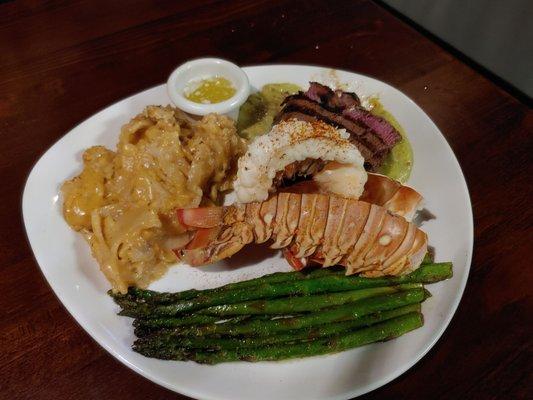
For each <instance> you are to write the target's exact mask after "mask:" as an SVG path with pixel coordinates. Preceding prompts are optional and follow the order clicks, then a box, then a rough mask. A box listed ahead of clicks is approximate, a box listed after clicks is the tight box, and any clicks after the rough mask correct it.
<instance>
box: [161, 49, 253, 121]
mask: <svg viewBox="0 0 533 400" xmlns="http://www.w3.org/2000/svg"><path fill="white" fill-rule="evenodd" d="M214 76H220V77H224V78H226V79H228V80H229V81H230V82H231V83H232V84H233V86H234V87H235V94H234V95H233V96H232V97H231V98H229V99H228V100H224V101H221V102H220V103H213V104H202V103H195V102H194V101H191V100H189V99H187V98H186V97H185V96H184V90H185V88H186V87H187V85H188V84H189V83H190V82H191V81H196V80H201V79H206V78H212V77H214ZM167 91H168V95H169V96H170V98H171V100H172V102H173V103H174V105H175V106H176V107H178V108H180V109H181V110H183V111H185V112H188V113H190V114H194V115H206V114H209V113H218V114H227V113H230V112H232V111H235V110H236V109H237V108H238V107H240V106H241V105H242V103H244V102H245V101H246V99H247V98H248V95H249V94H250V82H249V81H248V76H247V75H246V73H245V72H244V71H243V70H242V69H241V68H240V67H238V66H237V65H235V64H233V63H231V62H229V61H226V60H222V59H220V58H199V59H197V60H192V61H188V62H186V63H185V64H182V65H180V66H179V67H178V68H176V69H175V70H174V72H172V74H170V76H169V78H168V81H167Z"/></svg>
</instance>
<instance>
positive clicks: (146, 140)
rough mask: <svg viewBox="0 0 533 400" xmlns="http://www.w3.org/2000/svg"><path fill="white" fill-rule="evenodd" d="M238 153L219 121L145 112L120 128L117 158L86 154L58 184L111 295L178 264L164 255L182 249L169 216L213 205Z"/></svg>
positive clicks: (227, 124) (97, 150)
mask: <svg viewBox="0 0 533 400" xmlns="http://www.w3.org/2000/svg"><path fill="white" fill-rule="evenodd" d="M245 149H246V145H245V142H244V141H243V139H241V138H239V136H238V135H237V133H236V129H235V124H234V122H233V121H232V120H231V119H229V118H227V117H225V116H221V115H216V114H211V115H207V116H205V117H203V118H202V119H201V120H198V121H196V120H193V119H191V118H190V117H188V116H187V115H186V114H184V113H183V112H181V111H180V110H178V109H175V108H171V107H158V106H149V107H147V108H146V109H145V110H144V111H143V112H142V113H141V114H139V115H138V116H136V117H135V118H133V120H131V121H130V122H129V123H128V124H126V125H125V126H124V127H123V128H122V132H121V135H120V140H119V143H118V145H117V150H116V151H111V150H108V149H106V148H105V147H102V146H95V147H91V148H90V149H88V150H86V151H85V153H84V154H83V163H84V168H83V171H82V172H81V174H80V175H78V176H76V177H75V178H73V179H71V180H69V181H66V182H65V183H64V184H63V187H62V193H63V215H64V217H65V220H66V221H67V223H68V224H69V225H70V226H71V227H72V228H73V229H75V230H77V231H80V232H81V233H82V234H83V235H84V237H85V238H86V240H87V241H88V242H89V244H90V246H91V249H92V253H93V255H94V257H95V258H96V259H97V261H98V263H99V264H100V268H101V270H102V272H103V273H104V274H105V276H106V278H107V279H108V280H109V282H110V283H111V284H112V286H113V289H114V290H117V291H120V292H123V293H124V292H126V291H127V288H128V286H130V285H135V286H139V287H146V286H147V285H148V284H149V283H150V282H151V281H153V280H154V279H157V278H159V277H160V276H161V275H162V274H164V273H165V272H166V270H167V268H168V266H169V264H171V263H173V262H175V261H176V260H177V259H176V256H175V255H174V253H173V252H172V251H171V249H172V248H175V247H178V246H179V245H180V244H183V243H184V242H186V241H188V236H187V233H185V232H183V230H182V229H181V228H180V226H179V224H177V223H176V222H175V218H172V213H173V210H174V209H175V208H183V207H197V206H199V205H207V204H213V203H215V204H216V203H218V201H219V197H220V193H221V192H223V191H226V190H229V189H231V186H232V181H233V177H234V174H235V169H236V164H237V159H238V157H239V156H241V155H242V154H243V153H244V152H245Z"/></svg>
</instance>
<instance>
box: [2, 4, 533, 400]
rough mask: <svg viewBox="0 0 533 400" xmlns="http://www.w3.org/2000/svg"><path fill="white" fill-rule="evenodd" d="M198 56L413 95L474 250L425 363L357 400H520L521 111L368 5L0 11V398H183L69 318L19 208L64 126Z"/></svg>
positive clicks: (526, 266) (526, 154) (525, 164)
mask: <svg viewBox="0 0 533 400" xmlns="http://www.w3.org/2000/svg"><path fill="white" fill-rule="evenodd" d="M206 55H212V56H219V57H224V58H228V59H230V60H233V61H235V62H237V63H239V64H243V65H250V64H262V63H302V64H319V65H324V66H331V67H339V68H343V69H348V70H353V71H356V72H360V73H363V74H368V75H371V76H375V77H376V78H378V79H381V80H384V81H386V82H388V83H390V84H392V85H394V86H395V87H397V88H399V89H400V90H402V91H403V92H405V93H406V94H407V95H408V96H410V97H411V98H412V99H414V100H415V101H416V102H417V103H418V104H419V105H420V106H421V107H422V108H423V109H424V110H425V111H426V112H427V113H428V114H429V115H430V117H431V118H432V119H433V121H435V123H436V124H437V125H438V126H439V128H440V129H441V130H442V132H443V133H444V134H445V135H446V138H447V139H448V141H449V142H450V144H451V145H452V147H453V149H454V151H455V153H456V154H457V157H458V158H459V161H460V162H461V165H462V167H463V170H464V172H465V174H466V177H467V181H468V184H469V187H470V193H471V196H472V203H473V207H474V215H475V245H476V246H475V252H474V260H473V264H472V269H471V273H470V278H469V281H468V285H467V288H466V292H465V294H464V297H463V300H462V301H461V304H460V306H459V309H458V311H457V314H456V315H455V317H454V318H453V320H452V322H451V324H450V326H449V328H448V329H447V330H446V332H445V334H444V336H443V337H442V338H441V339H440V341H439V342H438V343H437V345H436V346H435V347H434V348H433V349H432V350H431V351H430V352H429V354H428V355H426V356H425V357H424V358H423V359H422V360H421V361H420V362H419V363H418V364H417V365H416V366H415V367H414V368H412V369H411V370H410V371H408V372H407V373H405V374H404V375H402V376H401V377H399V378H397V379H396V380H395V381H394V382H392V383H390V384H388V385H386V386H385V387H382V388H380V389H378V390H376V391H374V392H372V393H370V394H368V395H367V396H365V398H368V399H390V398H394V399H402V398H432V399H450V398H451V399H454V398H463V399H465V398H466V399H499V398H513V399H515V398H523V399H525V398H532V396H533V391H532V388H531V382H532V381H533V379H532V378H533V377H532V370H533V366H532V363H531V361H532V358H531V355H532V348H531V343H532V342H531V336H532V333H533V332H532V330H531V327H532V326H533V324H532V318H531V317H532V314H533V313H532V311H533V309H532V308H533V307H532V298H531V296H530V295H531V291H532V289H531V288H532V286H533V280H532V276H533V273H532V270H531V268H532V267H531V265H532V264H531V261H530V260H529V259H528V257H530V256H531V253H529V252H528V251H527V249H531V248H532V244H531V242H532V239H533V237H532V230H531V227H532V218H531V217H532V213H531V210H532V207H531V199H532V198H533V197H532V190H531V175H532V172H533V169H532V162H531V155H530V154H531V152H532V150H533V148H532V141H531V134H532V127H533V113H532V111H531V108H530V106H528V105H527V104H524V102H520V101H519V100H517V98H515V97H513V96H511V95H510V94H508V93H507V92H506V91H504V90H503V89H502V88H500V87H499V86H497V85H496V84H494V83H493V82H492V81H491V80H490V79H488V78H486V77H485V76H484V75H482V74H480V73H479V72H476V70H474V69H473V68H471V67H469V66H467V65H466V64H465V63H463V62H462V61H460V60H459V59H458V58H457V57H456V56H454V55H452V54H450V53H449V52H447V51H445V50H444V49H443V48H442V47H440V46H439V45H437V44H435V43H434V42H433V41H432V40H430V39H428V38H427V37H426V36H424V35H422V34H421V33H419V32H417V31H416V30H415V29H413V28H411V27H410V26H409V25H407V24H406V23H404V22H401V21H400V20H399V19H398V18H396V17H395V16H393V15H392V14H391V13H390V12H389V11H387V10H386V9H384V8H383V7H382V6H380V5H377V4H374V3H372V2H369V1H311V0H306V1H279V2H271V1H249V0H243V1H231V2H230V1H182V2H174V1H156V0H153V1H125V0H124V1H105V0H99V1H71V2H66V1H20V2H19V1H17V2H5V3H3V4H0V138H1V145H0V183H1V185H2V187H1V190H0V293H2V295H1V296H0V398H1V399H10V400H13V399H72V398H82V399H85V398H95V399H96V398H105V399H115V398H116V399H128V400H134V399H147V398H148V399H170V398H183V397H180V396H179V395H176V394H174V393H172V392H170V391H167V390H165V389H163V388H161V387H159V386H157V385H155V384H153V383H151V382H149V381H148V380H146V379H144V378H142V377H141V376H139V375H137V374H135V373H134V372H132V371H130V370H129V369H127V368H126V367H124V366H122V365H121V364H120V363H119V362H118V361H116V360H115V359H114V358H113V357H111V356H110V355H109V354H107V353H106V352H105V351H104V350H103V349H102V348H100V347H99V346H98V345H97V344H96V343H95V342H94V341H93V340H92V339H91V338H90V337H89V336H88V335H87V334H86V333H85V332H84V331H83V330H82V329H81V328H80V327H79V326H78V325H77V324H76V323H75V322H74V320H73V318H72V317H71V316H70V315H69V314H68V313H67V312H66V310H65V309H64V308H63V306H62V305H61V304H60V302H59V301H58V300H57V298H56V297H55V295H54V294H53V293H52V291H51V289H50V287H49V286H48V284H47V283H46V282H45V280H44V278H43V277H42V275H41V273H40V271H39V267H38V266H37V265H36V263H35V261H34V259H33V256H32V253H31V250H30V248H29V247H28V244H27V242H26V238H25V234H24V228H23V226H22V223H21V216H20V215H21V214H20V203H21V193H22V189H23V185H24V182H25V179H26V176H27V174H28V173H29V171H30V169H31V167H32V165H33V163H34V162H35V161H36V160H37V158H38V157H39V156H40V154H41V153H42V152H43V151H44V150H45V149H46V148H48V147H49V146H50V145H52V144H53V143H54V142H55V141H56V140H57V139H59V138H60V137H61V136H62V135H63V134H64V133H65V132H67V131H68V130H70V129H71V128H72V127H73V126H74V125H76V124H77V123H78V122H80V121H82V120H84V119H85V118H87V117H89V116H90V115H92V114H93V113H95V112H96V111H98V110H100V109H101V108H103V107H105V106H107V105H109V104H111V103H113V102H115V101H117V100H119V99H121V98H123V97H125V96H129V95H131V94H133V93H135V92H138V91H141V90H143V89H145V88H148V87H151V86H154V85H156V84H160V83H162V82H164V81H165V80H166V78H167V75H168V74H169V72H170V71H171V70H172V69H173V68H174V67H175V66H177V65H178V64H180V63H182V62H183V61H185V60H187V59H190V58H195V57H200V56H206ZM526 101H527V99H526ZM528 139H529V140H528ZM50 240H54V238H50ZM383 362H387V360H383Z"/></svg>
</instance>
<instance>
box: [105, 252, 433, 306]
mask: <svg viewBox="0 0 533 400" xmlns="http://www.w3.org/2000/svg"><path fill="white" fill-rule="evenodd" d="M431 263H433V258H432V256H431V255H430V253H426V255H425V257H424V260H423V261H422V264H431ZM344 271H345V270H344V269H343V268H342V269H340V268H335V267H332V268H327V269H315V270H305V271H292V272H276V273H273V274H269V275H264V276H261V277H259V278H255V279H250V280H247V281H242V282H236V283H230V284H227V285H224V286H221V287H218V288H215V289H207V290H197V289H190V290H185V291H183V292H178V293H168V292H155V291H153V290H148V289H140V288H136V287H129V288H128V292H127V293H126V294H122V293H115V292H113V291H112V290H110V291H109V292H108V293H109V295H110V296H111V297H113V299H115V301H116V302H117V303H119V304H120V303H121V302H131V301H133V302H140V303H150V304H168V303H173V302H176V301H180V300H189V299H192V298H194V297H196V296H198V295H200V294H205V293H208V292H212V293H216V292H219V291H226V290H234V289H242V288H249V287H253V286H256V285H258V284H263V283H280V282H291V281H296V280H302V279H315V278H320V277H323V276H329V275H343V273H344Z"/></svg>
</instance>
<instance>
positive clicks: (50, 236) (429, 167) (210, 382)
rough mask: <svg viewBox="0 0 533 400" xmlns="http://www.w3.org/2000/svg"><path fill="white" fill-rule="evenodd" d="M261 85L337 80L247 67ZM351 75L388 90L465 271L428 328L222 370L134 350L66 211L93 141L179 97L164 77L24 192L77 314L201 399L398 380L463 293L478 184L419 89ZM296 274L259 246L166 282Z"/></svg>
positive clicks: (28, 216) (441, 256)
mask: <svg viewBox="0 0 533 400" xmlns="http://www.w3.org/2000/svg"><path fill="white" fill-rule="evenodd" d="M245 70H246V73H247V74H248V76H249V78H250V82H251V84H252V86H253V87H255V88H261V86H262V85H263V84H266V83H271V82H292V83H296V84H299V85H301V86H302V87H304V88H306V87H307V84H308V82H309V81H310V80H322V81H323V80H324V79H330V78H331V77H332V75H331V71H328V70H325V69H322V68H319V67H307V66H295V65H279V66H259V67H249V68H246V69H245ZM336 76H337V77H338V79H339V80H340V81H341V82H344V83H348V84H349V86H350V87H351V88H353V89H355V90H356V91H357V93H358V94H362V95H372V94H377V95H379V98H380V100H381V101H382V103H383V104H384V106H385V107H386V108H387V109H388V110H389V111H391V112H392V114H393V115H394V116H395V117H396V118H397V119H398V121H399V122H400V123H401V125H402V126H403V127H404V128H405V130H406V132H407V133H408V136H409V138H410V140H411V143H412V145H413V150H414V157H415V162H414V169H413V173H412V175H411V179H410V180H409V184H410V185H411V186H413V187H414V188H416V189H417V190H418V191H419V192H421V193H422V194H423V195H424V196H425V199H426V203H425V204H426V208H427V209H428V210H429V211H430V212H431V213H432V214H433V215H434V216H435V219H432V220H429V221H426V222H424V223H423V225H422V229H424V230H425V231H426V232H427V233H428V235H429V241H430V245H432V246H434V247H435V249H436V259H437V261H453V264H454V277H453V278H452V279H450V280H448V281H445V282H441V283H438V284H434V285H431V286H430V287H429V289H430V291H431V292H432V293H433V297H431V298H430V299H428V300H427V301H426V302H425V303H424V305H423V313H424V316H425V325H424V326H423V327H422V328H420V329H418V330H416V331H413V332H411V333H409V334H407V335H405V336H403V337H400V338H398V339H396V340H392V341H389V342H386V343H379V344H374V345H369V346H365V347H362V348H358V349H354V350H350V351H345V352H343V353H339V354H334V355H328V356H319V357H311V358H307V359H301V360H293V361H285V362H260V363H255V364H252V363H247V362H238V363H226V364H219V365H215V366H208V365H199V364H195V363H193V362H173V361H161V360H155V359H150V358H145V357H143V356H141V355H139V354H137V353H134V352H133V351H132V350H131V347H130V346H131V344H132V342H133V340H134V335H133V330H132V327H131V319H129V318H124V317H118V316H117V315H116V312H117V311H118V307H117V306H116V305H115V304H114V303H113V301H112V300H111V298H110V297H109V296H108V295H107V294H106V292H107V290H108V289H109V284H108V283H107V281H106V280H105V279H104V276H103V275H102V273H100V271H99V269H98V265H97V264H96V262H95V261H94V260H93V258H92V257H91V255H90V251H89V246H88V245H87V244H86V243H85V242H84V240H83V238H82V237H81V235H79V234H77V233H76V232H74V231H72V230H71V229H70V228H69V227H68V226H67V224H66V223H65V221H64V220H63V217H62V215H61V201H60V199H59V196H58V193H59V188H60V185H61V183H62V182H63V181H64V180H65V179H68V178H71V177H73V176H74V175H76V174H78V173H79V172H80V170H81V155H82V152H83V150H84V149H86V148H87V147H90V146H93V145H97V144H103V145H105V146H107V147H109V148H112V149H114V148H115V145H116V143H117V141H118V134H119V131H120V127H121V126H122V125H123V124H125V123H126V122H128V121H129V120H130V119H131V118H132V117H133V116H135V115H136V114H138V113H139V112H141V111H142V109H143V108H144V107H145V106H146V105H149V104H163V105H166V104H169V103H170V99H169V98H168V97H167V92H166V90H165V86H164V85H161V86H158V87H155V88H152V89H149V90H146V91H144V92H141V93H139V94H136V95H134V96H132V97H129V98H127V99H124V100H122V101H120V102H118V103H116V104H113V105H112V106H109V107H108V108H106V109H105V110H103V111H100V112H99V113H97V114H95V115H93V116H92V117H91V118H89V119H87V120H86V121H84V122H83V123H81V124H80V125H78V126H77V127H75V128H74V129H72V130H71V131H70V132H69V133H67V134H66V135H65V136H64V137H63V138H61V140H59V141H58V142H57V143H56V144H55V145H54V146H52V147H51V148H50V149H49V150H48V151H47V152H46V153H45V154H44V155H43V156H42V157H41V159H40V160H39V161H38V162H37V164H36V165H35V167H34V168H33V170H32V172H31V173H30V176H29V178H28V181H27V183H26V187H25V190H24V197H23V214H24V223H25V226H26V232H27V235H28V239H29V242H30V244H31V247H32V249H33V252H34V253H35V257H36V259H37V262H38V263H39V266H40V267H41V269H42V271H43V273H44V276H45V277H46V279H47V280H48V282H49V284H50V286H51V287H52V289H53V290H54V292H55V293H56V295H57V296H58V298H59V299H60V300H61V302H62V303H63V304H64V305H65V307H66V308H67V310H68V311H69V312H70V313H71V314H72V316H73V317H74V318H75V319H76V320H77V321H78V322H79V324H80V325H81V326H82V327H83V328H84V329H85V330H86V331H87V333H89V334H90V335H91V336H92V337H93V338H94V339H95V340H96V341H97V342H98V343H99V344H100V345H102V346H103V347H104V348H105V349H106V350H107V351H109V352H110V353H111V354H112V355H113V356H115V357H116V358H117V359H118V360H120V361H121V362H122V363H124V364H125V365H126V366H128V367H129V368H131V369H133V370H134V371H136V372H138V373H140V374H141V375H143V376H145V377H146V378H148V379H150V380H152V381H154V382H156V383H158V384H160V385H163V386H165V387H167V388H169V389H171V390H174V391H176V392H179V393H183V394H185V395H188V396H191V397H195V398H201V399H231V400H237V399H246V400H252V399H268V400H270V399H293V400H294V399H306V400H311V399H322V400H324V399H348V398H351V397H354V396H357V395H361V394H363V393H366V392H368V391H370V390H373V389H376V388H377V387H379V386H382V385H384V384H385V383H387V382H389V381H391V380H392V379H394V378H396V377H397V376H399V375H400V374H402V373H403V372H405V371H406V370H407V369H409V368H410V367H412V366H413V365H414V364H415V363H416V362H417V361H418V360H420V358H421V357H422V356H423V355H424V354H425V353H426V352H427V351H428V350H429V349H430V348H431V347H432V346H433V345H434V344H435V342H436V341H437V340H438V338H439V337H440V336H441V334H442V333H443V331H444V329H445V328H446V326H447V325H448V323H449V322H450V319H451V318H452V316H453V314H454V312H455V309H456V308H457V305H458V304H459V301H460V299H461V295H462V293H463V290H464V287H465V284H466V280H467V277H468V271H469V268H470V260H471V256H472V245H473V221H472V208H471V205H470V200H469V195H468V189H467V186H466V182H465V179H464V176H463V174H462V172H461V169H460V167H459V164H458V162H457V159H456V158H455V156H454V154H453V152H452V150H451V148H450V146H449V145H448V143H447V142H446V140H445V139H444V137H443V136H442V134H441V133H440V131H439V130H438V128H437V127H436V126H435V124H434V123H433V122H432V121H431V119H430V118H429V117H428V116H427V115H426V114H425V113H424V112H423V111H422V110H421V109H420V108H419V107H418V106H417V105H416V104H415V103H414V102H413V101H411V100H410V99H409V98H408V97H406V96H405V95H404V94H402V93H401V92H400V91H398V90H396V89H394V88H393V87H391V86H389V85H387V84H385V83H383V82H380V81H378V80H375V79H372V78H369V77H366V76H362V75H359V74H354V73H350V72H344V71H337V72H336ZM280 270H289V268H288V267H287V265H286V263H285V261H284V260H282V259H281V257H280V256H279V254H278V253H275V252H269V253H268V257H267V258H266V259H265V258H264V255H263V252H259V251H257V248H251V249H249V250H247V251H244V253H243V254H239V255H237V256H235V257H234V258H233V259H231V260H230V261H228V262H226V263H220V264H219V265H216V266H210V267H206V268H202V269H193V268H190V267H188V266H183V265H182V266H176V267H173V268H171V270H170V271H169V273H168V274H167V275H166V276H165V277H164V278H163V279H161V280H160V281H158V282H155V283H154V284H153V285H151V288H152V289H155V290H172V291H177V290H183V289H188V288H201V289H204V288H210V287H215V286H219V285H222V284H225V283H228V282H233V281H239V280H243V279H249V278H252V277H256V276H260V275H263V274H265V273H269V272H275V271H280Z"/></svg>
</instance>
